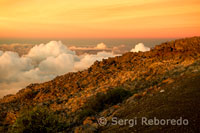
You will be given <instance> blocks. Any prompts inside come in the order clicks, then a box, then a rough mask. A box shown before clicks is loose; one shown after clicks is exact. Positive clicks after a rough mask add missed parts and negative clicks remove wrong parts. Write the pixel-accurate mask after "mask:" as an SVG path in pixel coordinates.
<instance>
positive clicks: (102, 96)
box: [78, 88, 132, 120]
mask: <svg viewBox="0 0 200 133" xmlns="http://www.w3.org/2000/svg"><path fill="white" fill-rule="evenodd" d="M131 95H132V93H131V92H130V91H128V90H125V89H123V88H115V89H110V90H109V91H108V92H107V93H102V92H101V93H97V95H96V96H93V97H91V98H90V99H89V100H88V102H87V104H86V105H85V106H84V107H83V110H82V111H81V112H79V114H78V117H79V120H83V119H84V118H85V117H87V116H91V115H94V114H95V113H97V112H100V111H102V110H103V109H106V108H108V107H110V106H112V105H116V104H118V103H121V102H122V101H123V100H125V99H127V98H128V97H130V96H131Z"/></svg>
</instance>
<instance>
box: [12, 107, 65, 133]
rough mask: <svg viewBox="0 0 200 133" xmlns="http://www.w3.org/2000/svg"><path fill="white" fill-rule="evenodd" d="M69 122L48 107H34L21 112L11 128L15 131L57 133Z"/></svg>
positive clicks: (23, 132)
mask: <svg viewBox="0 0 200 133" xmlns="http://www.w3.org/2000/svg"><path fill="white" fill-rule="evenodd" d="M65 128H67V124H66V123H64V122H62V121H61V118H60V117H59V116H58V115H55V114H54V113H53V112H52V111H50V110H49V109H47V108H42V107H34V108H32V109H28V110H24V111H22V112H21V113H20V116H19V117H18V118H17V120H16V122H15V123H14V124H13V126H12V128H11V132H12V133H13V132H14V133H41V132H42V133H55V132H59V131H63V130H64V129H65Z"/></svg>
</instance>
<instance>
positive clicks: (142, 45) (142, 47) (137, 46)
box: [131, 43, 150, 52]
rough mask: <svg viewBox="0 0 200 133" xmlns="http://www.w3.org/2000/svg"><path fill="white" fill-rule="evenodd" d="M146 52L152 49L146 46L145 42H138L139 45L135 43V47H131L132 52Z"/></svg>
mask: <svg viewBox="0 0 200 133" xmlns="http://www.w3.org/2000/svg"><path fill="white" fill-rule="evenodd" d="M139 51H141V52H146V51H150V48H149V47H146V46H144V44H143V43H138V44H137V45H135V48H133V49H131V52H139Z"/></svg>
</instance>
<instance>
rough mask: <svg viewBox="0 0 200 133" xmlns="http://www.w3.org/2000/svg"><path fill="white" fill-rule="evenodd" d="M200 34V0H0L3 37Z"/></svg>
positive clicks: (134, 36) (0, 35)
mask: <svg viewBox="0 0 200 133" xmlns="http://www.w3.org/2000/svg"><path fill="white" fill-rule="evenodd" d="M189 36H200V0H143V1H142V0H0V38H169V37H189Z"/></svg>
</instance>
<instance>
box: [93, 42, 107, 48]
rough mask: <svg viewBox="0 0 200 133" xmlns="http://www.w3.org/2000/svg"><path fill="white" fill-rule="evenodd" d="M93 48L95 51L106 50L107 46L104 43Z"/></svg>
mask: <svg viewBox="0 0 200 133" xmlns="http://www.w3.org/2000/svg"><path fill="white" fill-rule="evenodd" d="M95 48H96V49H106V48H107V46H106V45H105V44H104V43H99V44H97V46H96V47H95Z"/></svg>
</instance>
